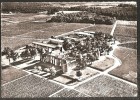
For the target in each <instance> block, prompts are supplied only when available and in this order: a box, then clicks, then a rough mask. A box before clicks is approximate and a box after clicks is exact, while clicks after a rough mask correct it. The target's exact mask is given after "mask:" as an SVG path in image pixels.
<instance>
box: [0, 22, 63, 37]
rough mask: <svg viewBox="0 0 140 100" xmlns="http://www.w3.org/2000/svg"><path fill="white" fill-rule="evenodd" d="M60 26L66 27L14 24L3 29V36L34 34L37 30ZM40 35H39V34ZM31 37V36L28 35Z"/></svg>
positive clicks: (54, 24) (36, 23)
mask: <svg viewBox="0 0 140 100" xmlns="http://www.w3.org/2000/svg"><path fill="white" fill-rule="evenodd" d="M58 25H64V24H61V23H46V22H22V23H18V24H12V25H10V26H5V27H2V32H1V33H2V34H1V35H2V36H8V37H9V36H16V35H22V34H25V33H32V32H34V31H37V30H42V29H47V28H49V27H54V26H58ZM38 34H39V33H38ZM28 35H29V34H28Z"/></svg>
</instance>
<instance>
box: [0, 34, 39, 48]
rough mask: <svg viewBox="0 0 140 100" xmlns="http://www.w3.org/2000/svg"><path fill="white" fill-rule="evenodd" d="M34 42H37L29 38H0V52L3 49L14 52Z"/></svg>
mask: <svg viewBox="0 0 140 100" xmlns="http://www.w3.org/2000/svg"><path fill="white" fill-rule="evenodd" d="M34 41H37V40H35V39H31V38H18V37H4V36H1V50H3V48H4V47H10V48H11V49H14V50H15V49H18V48H20V47H23V46H25V45H27V44H30V43H32V42H34Z"/></svg>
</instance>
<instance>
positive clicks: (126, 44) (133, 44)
mask: <svg viewBox="0 0 140 100" xmlns="http://www.w3.org/2000/svg"><path fill="white" fill-rule="evenodd" d="M119 46H122V47H126V48H132V49H137V42H131V43H123V44H120V45H119Z"/></svg>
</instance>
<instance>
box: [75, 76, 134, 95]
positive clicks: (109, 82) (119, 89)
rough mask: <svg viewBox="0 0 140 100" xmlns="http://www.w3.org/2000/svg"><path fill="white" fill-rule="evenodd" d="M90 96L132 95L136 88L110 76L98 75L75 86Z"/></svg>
mask: <svg viewBox="0 0 140 100" xmlns="http://www.w3.org/2000/svg"><path fill="white" fill-rule="evenodd" d="M76 90H78V91H80V92H81V93H85V94H88V95H90V96H92V97H133V96H134V95H135V94H137V88H136V87H134V86H131V85H129V84H127V83H125V82H123V81H120V80H117V79H114V78H112V77H110V76H106V75H100V76H98V77H96V78H94V79H92V80H90V81H88V82H85V83H83V84H81V85H80V86H78V87H76Z"/></svg>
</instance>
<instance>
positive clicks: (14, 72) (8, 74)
mask: <svg viewBox="0 0 140 100" xmlns="http://www.w3.org/2000/svg"><path fill="white" fill-rule="evenodd" d="M24 75H27V73H26V72H24V71H22V70H21V69H16V68H13V67H10V66H9V67H7V68H5V69H2V70H1V80H2V85H3V84H5V83H7V82H10V81H12V80H15V79H17V78H20V77H22V76H24Z"/></svg>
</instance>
